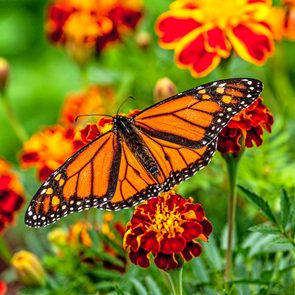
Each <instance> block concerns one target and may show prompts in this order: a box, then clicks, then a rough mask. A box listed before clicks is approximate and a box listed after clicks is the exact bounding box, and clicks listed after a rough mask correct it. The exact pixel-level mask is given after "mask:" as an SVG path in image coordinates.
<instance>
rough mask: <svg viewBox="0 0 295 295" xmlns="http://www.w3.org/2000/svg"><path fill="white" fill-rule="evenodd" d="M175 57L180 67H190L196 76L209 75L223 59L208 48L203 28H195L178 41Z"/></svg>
mask: <svg viewBox="0 0 295 295" xmlns="http://www.w3.org/2000/svg"><path fill="white" fill-rule="evenodd" d="M175 59H176V63H177V64H178V66H179V67H180V68H189V69H190V71H191V74H192V75H193V76H194V77H202V76H205V75H207V74H208V73H210V72H211V71H213V70H214V69H215V68H216V67H217V66H218V64H219V63H220V60H221V58H220V57H219V56H218V54H217V53H215V52H208V51H207V50H206V48H205V35H204V32H203V29H198V30H195V31H194V32H192V33H190V34H189V35H187V36H186V37H185V38H183V39H182V40H181V41H180V42H178V44H177V46H176V48H175Z"/></svg>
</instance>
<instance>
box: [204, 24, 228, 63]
mask: <svg viewBox="0 0 295 295" xmlns="http://www.w3.org/2000/svg"><path fill="white" fill-rule="evenodd" d="M206 33H207V37H208V39H207V43H208V46H209V48H208V47H206V49H207V50H208V51H209V52H216V53H218V54H219V55H220V56H222V57H224V58H226V57H228V56H229V54H230V50H231V45H230V43H229V42H228V40H226V37H225V34H224V31H223V30H221V29H220V28H218V27H215V28H212V29H210V30H208V31H207V32H206ZM210 47H211V50H210Z"/></svg>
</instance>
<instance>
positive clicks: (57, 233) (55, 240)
mask: <svg viewBox="0 0 295 295" xmlns="http://www.w3.org/2000/svg"><path fill="white" fill-rule="evenodd" d="M47 238H48V241H49V242H50V243H51V245H52V247H53V250H55V252H58V251H59V249H60V248H62V247H64V246H65V245H66V244H67V233H66V231H65V230H63V229H61V228H55V229H54V230H52V231H51V232H50V233H49V234H48V235H47Z"/></svg>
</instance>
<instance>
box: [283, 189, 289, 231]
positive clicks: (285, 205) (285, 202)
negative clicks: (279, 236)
mask: <svg viewBox="0 0 295 295" xmlns="http://www.w3.org/2000/svg"><path fill="white" fill-rule="evenodd" d="M290 207H291V202H290V200H289V197H288V194H287V192H286V190H284V189H282V191H281V224H282V228H283V229H285V227H286V225H287V223H288V221H289V216H290Z"/></svg>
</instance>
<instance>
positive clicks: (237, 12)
mask: <svg viewBox="0 0 295 295" xmlns="http://www.w3.org/2000/svg"><path fill="white" fill-rule="evenodd" d="M193 2H194V3H195V4H196V5H197V6H198V9H195V10H194V12H193V16H194V18H195V19H196V20H197V21H199V22H201V23H206V24H210V25H214V26H218V27H219V28H221V29H226V28H228V27H233V26H237V25H238V24H240V23H243V22H247V21H249V20H256V21H259V20H262V19H264V18H265V17H266V15H267V13H268V10H269V8H270V5H268V4H265V3H255V4H248V3H247V0H195V1H193Z"/></svg>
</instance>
